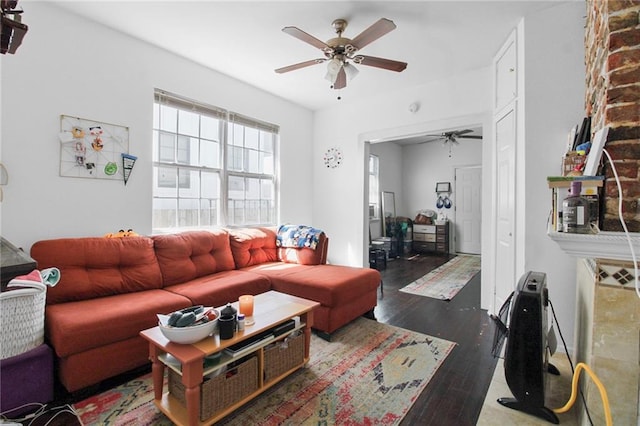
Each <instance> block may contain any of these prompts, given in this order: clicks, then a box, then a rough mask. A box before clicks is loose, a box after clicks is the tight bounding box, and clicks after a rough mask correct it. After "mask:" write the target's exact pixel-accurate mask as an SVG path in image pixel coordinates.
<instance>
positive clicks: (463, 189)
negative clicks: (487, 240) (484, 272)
mask: <svg viewBox="0 0 640 426" xmlns="http://www.w3.org/2000/svg"><path fill="white" fill-rule="evenodd" d="M454 182H455V189H454V193H455V194H456V210H455V215H456V217H455V222H454V223H455V227H456V230H455V233H454V235H455V250H456V253H466V254H480V251H481V236H482V232H481V224H482V167H481V166H469V167H457V168H456V169H455V180H454Z"/></svg>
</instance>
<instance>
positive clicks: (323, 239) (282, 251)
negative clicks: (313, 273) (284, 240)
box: [278, 233, 329, 265]
mask: <svg viewBox="0 0 640 426" xmlns="http://www.w3.org/2000/svg"><path fill="white" fill-rule="evenodd" d="M328 250H329V238H328V237H327V236H326V234H324V233H322V234H321V235H320V237H319V240H318V245H317V246H316V248H315V250H314V249H310V248H306V247H305V248H300V247H278V260H280V261H281V262H286V263H299V264H301V265H324V264H326V263H327V252H328Z"/></svg>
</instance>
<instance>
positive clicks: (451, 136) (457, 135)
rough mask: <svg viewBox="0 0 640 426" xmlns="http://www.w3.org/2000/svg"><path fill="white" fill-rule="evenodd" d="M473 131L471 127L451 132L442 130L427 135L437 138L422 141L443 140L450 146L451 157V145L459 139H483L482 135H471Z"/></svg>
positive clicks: (443, 143) (444, 143) (443, 142)
mask: <svg viewBox="0 0 640 426" xmlns="http://www.w3.org/2000/svg"><path fill="white" fill-rule="evenodd" d="M471 132H473V130H471V129H465V130H452V131H450V132H442V133H440V134H439V135H425V136H429V137H433V138H435V139H428V140H426V141H424V142H422V143H426V142H433V141H437V140H442V145H445V146H446V145H448V146H449V157H451V146H452V145H454V144H455V145H458V143H459V142H458V139H482V136H478V135H469V134H468V133H471Z"/></svg>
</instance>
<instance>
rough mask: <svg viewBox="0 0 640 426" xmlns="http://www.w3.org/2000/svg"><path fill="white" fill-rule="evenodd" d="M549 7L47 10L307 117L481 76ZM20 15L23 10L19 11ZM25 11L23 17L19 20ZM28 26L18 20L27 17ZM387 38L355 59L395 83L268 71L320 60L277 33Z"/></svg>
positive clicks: (368, 72)
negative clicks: (386, 62)
mask: <svg viewBox="0 0 640 426" xmlns="http://www.w3.org/2000/svg"><path fill="white" fill-rule="evenodd" d="M559 2H560V1H559V0H555V1H521V0H512V1H480V0H476V1H455V0H448V1H405V2H401V1H378V2H376V1H306V0H299V1H293V0H285V1H264V0H263V1H213V0H209V1H169V0H156V1H151V0H146V1H127V2H122V1H88V0H85V1H77V0H76V1H55V2H54V3H57V4H58V5H59V6H60V7H63V8H65V9H67V10H69V11H71V12H74V13H77V14H79V15H81V16H83V17H84V18H86V19H90V20H95V21H96V22H99V23H101V24H104V25H106V26H108V27H112V28H114V29H117V30H118V31H121V32H124V33H127V34H130V35H132V36H134V37H137V38H139V39H142V40H145V41H147V42H149V43H152V44H154V45H157V46H160V47H162V48H164V49H167V50H169V51H172V52H175V53H176V54H179V55H181V56H184V57H185V58H188V59H191V60H193V61H195V62H198V63H200V64H202V65H204V66H207V67H209V68H212V69H214V70H217V71H219V72H221V73H224V74H227V75H230V76H233V77H234V78H236V79H238V80H241V81H244V82H247V83H248V84H251V85H253V86H256V87H259V88H262V89H263V90H266V91H267V92H271V93H273V94H275V95H278V96H280V97H282V98H285V99H288V100H290V101H291V102H294V103H296V104H299V105H302V106H304V107H307V108H309V109H312V110H318V109H322V108H326V107H330V106H331V105H335V103H336V102H338V101H337V99H336V98H337V95H338V94H340V95H341V97H342V99H343V102H348V101H349V99H363V98H365V97H367V96H370V95H373V94H375V95H379V94H380V93H384V92H392V91H396V90H401V89H405V88H409V87H414V86H417V85H421V84H425V83H426V82H429V81H433V80H438V79H443V78H446V77H448V76H450V75H451V74H453V73H460V72H464V71H467V70H473V69H477V68H482V67H487V66H489V65H490V64H491V59H492V57H493V55H494V54H495V53H496V51H497V50H498V48H499V47H500V45H501V44H502V42H503V41H504V40H505V38H506V37H507V34H508V33H509V31H510V30H511V29H512V28H513V27H514V26H515V25H516V24H517V22H518V21H519V19H520V17H522V16H525V15H526V14H528V13H531V12H535V11H537V10H541V9H544V8H547V7H552V6H553V5H554V3H555V4H557V3H559ZM24 7H25V8H27V2H25V3H24ZM26 12H27V11H25V14H26ZM27 16H28V15H27ZM382 17H384V18H388V19H391V20H393V21H394V22H395V24H396V25H397V28H396V29H395V30H394V31H392V32H390V33H388V34H387V35H385V36H383V37H382V38H380V39H378V40H376V41H375V42H373V43H371V44H370V45H368V46H366V47H364V48H363V49H362V51H361V53H362V54H364V55H369V56H378V57H384V58H389V59H394V60H398V61H403V62H407V63H408V64H409V65H408V67H407V69H406V70H404V71H403V72H401V73H396V72H393V71H386V70H381V69H378V68H372V67H367V66H364V65H360V66H358V68H359V70H360V74H359V75H358V76H357V77H356V78H355V79H354V80H353V81H351V82H349V83H348V85H347V87H346V89H343V90H341V91H340V92H341V93H338V92H337V91H335V90H332V89H330V88H329V82H328V81H326V80H325V79H324V75H325V72H326V65H325V64H318V65H313V66H311V67H307V68H304V69H300V70H297V71H292V72H289V73H286V74H276V73H275V72H274V69H276V68H280V67H283V66H286V65H290V64H294V63H298V62H302V61H306V60H309V59H314V58H320V57H322V53H321V52H320V51H319V50H318V49H316V48H314V47H313V46H311V45H309V44H307V43H304V42H302V41H300V40H298V39H296V38H294V37H291V36H290V35H287V34H285V33H283V32H282V31H281V29H282V28H283V27H285V26H296V27H298V28H300V29H301V30H303V31H305V32H307V33H309V34H311V35H313V36H315V37H316V38H318V39H320V40H323V41H326V40H327V39H329V38H332V37H334V36H335V33H334V32H333V28H332V27H331V22H332V21H333V20H334V19H336V18H344V19H347V20H348V22H349V25H348V27H347V29H346V31H345V32H344V34H343V36H345V37H348V38H354V37H355V36H356V35H357V34H359V33H360V32H362V31H363V30H364V29H366V28H367V27H369V25H371V24H373V23H374V22H375V21H377V20H378V19H380V18H382Z"/></svg>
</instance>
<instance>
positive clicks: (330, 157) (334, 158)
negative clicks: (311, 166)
mask: <svg viewBox="0 0 640 426" xmlns="http://www.w3.org/2000/svg"><path fill="white" fill-rule="evenodd" d="M340 163H342V151H340V149H339V148H329V149H328V150H327V152H325V153H324V165H325V166H327V167H329V168H332V169H335V168H336V167H338V166H339V165H340Z"/></svg>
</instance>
